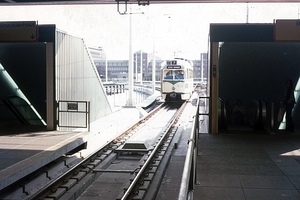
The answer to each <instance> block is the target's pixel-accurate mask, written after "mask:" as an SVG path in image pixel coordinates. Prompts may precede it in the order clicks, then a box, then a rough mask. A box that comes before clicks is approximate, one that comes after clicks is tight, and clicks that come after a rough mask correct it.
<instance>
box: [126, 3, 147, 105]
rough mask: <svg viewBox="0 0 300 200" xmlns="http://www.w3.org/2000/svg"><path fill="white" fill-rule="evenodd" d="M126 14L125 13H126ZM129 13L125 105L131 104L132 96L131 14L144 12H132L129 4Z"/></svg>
mask: <svg viewBox="0 0 300 200" xmlns="http://www.w3.org/2000/svg"><path fill="white" fill-rule="evenodd" d="M126 14H127V13H126ZM128 14H129V62H128V91H129V93H128V99H127V102H126V106H133V104H134V103H133V101H132V96H133V65H132V64H133V58H132V57H133V55H132V20H131V15H132V14H144V12H139V13H132V12H131V6H130V12H129V13H128Z"/></svg>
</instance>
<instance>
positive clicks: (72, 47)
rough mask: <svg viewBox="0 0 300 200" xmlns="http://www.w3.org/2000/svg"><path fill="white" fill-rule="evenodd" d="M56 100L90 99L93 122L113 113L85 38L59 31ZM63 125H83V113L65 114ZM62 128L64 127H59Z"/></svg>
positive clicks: (91, 119) (61, 118)
mask: <svg viewBox="0 0 300 200" xmlns="http://www.w3.org/2000/svg"><path fill="white" fill-rule="evenodd" d="M55 40H56V43H55V48H56V50H55V54H56V55H55V59H56V60H55V62H56V65H55V66H56V99H57V101H88V102H90V121H91V122H93V121H95V120H97V119H99V118H101V117H103V116H106V115H108V114H110V113H111V112H112V110H111V107H110V105H109V102H108V99H107V97H106V94H105V90H104V87H103V85H102V83H101V79H100V77H99V75H98V72H97V69H96V67H95V65H94V62H93V60H92V57H91V56H90V54H89V51H88V47H87V46H86V45H85V43H84V41H83V39H81V38H77V37H74V36H71V35H68V34H66V33H63V32H60V31H58V30H57V31H56V39H55ZM59 117H60V120H62V121H60V122H61V124H64V125H67V126H77V125H82V123H83V121H82V120H84V115H82V114H79V115H78V114H75V113H74V114H72V113H71V114H70V113H68V114H62V116H59ZM58 129H60V130H61V129H62V128H58Z"/></svg>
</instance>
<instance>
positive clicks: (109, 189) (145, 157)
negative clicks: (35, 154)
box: [0, 105, 184, 200]
mask: <svg viewBox="0 0 300 200" xmlns="http://www.w3.org/2000/svg"><path fill="white" fill-rule="evenodd" d="M183 108H184V105H182V106H181V108H179V107H178V106H174V105H173V106H170V105H168V106H167V105H160V106H159V107H157V108H156V109H154V110H153V111H152V112H151V113H149V115H147V116H146V117H144V118H142V119H141V120H139V121H138V122H137V123H136V124H134V125H133V126H132V127H130V128H128V129H127V130H125V131H124V132H123V133H122V134H120V135H119V136H118V137H117V138H115V139H114V140H112V141H110V142H109V143H107V145H106V146H104V147H101V148H99V149H97V150H96V151H95V152H93V153H92V154H91V155H90V156H88V157H86V158H84V159H83V158H81V156H80V155H66V156H65V157H64V158H60V159H61V160H63V161H62V162H63V163H64V166H63V167H62V166H59V167H60V168H59V171H60V172H59V173H58V174H57V175H56V177H48V180H44V179H43V180H41V179H39V174H40V173H44V171H45V170H44V169H39V170H38V171H37V172H35V173H33V174H31V175H30V177H26V179H24V180H21V182H19V183H16V185H20V184H21V185H22V187H20V188H18V190H20V189H21V190H23V193H21V194H22V195H21V196H18V197H17V196H16V195H17V194H20V193H19V192H16V191H14V190H9V189H8V190H6V191H5V194H4V193H2V194H0V198H1V199H11V198H12V197H14V199H80V198H81V197H82V198H84V196H86V195H87V196H95V197H101V199H102V198H103V199H107V200H109V199H144V198H145V196H146V194H147V197H149V196H153V195H155V194H154V193H153V192H152V193H151V192H148V191H155V190H153V189H152V190H151V184H150V183H153V182H154V183H156V184H157V183H158V182H159V179H161V178H159V176H160V177H162V171H161V170H160V167H163V165H161V163H166V162H165V161H163V158H164V157H165V154H166V152H167V150H168V146H169V144H170V142H171V140H172V137H173V136H174V132H175V131H176V126H174V124H175V123H176V120H177V118H178V116H179V115H180V113H181V111H182V109H183ZM158 124H159V127H157V126H158ZM154 126H156V128H153V127H154ZM153 129H154V130H153ZM150 130H151V131H152V133H151V134H152V135H156V137H153V138H152V139H150V141H151V142H152V144H150V145H149V146H148V147H147V145H142V147H141V146H140V144H138V145H139V147H134V148H131V146H132V143H130V140H131V139H132V138H134V137H136V136H138V135H140V134H143V133H145V132H146V131H147V132H148V134H149V131H150ZM148 134H147V135H148ZM147 142H149V141H147ZM128 144H129V147H130V148H128ZM77 154H80V152H79V153H77ZM74 157H76V158H77V159H74ZM71 160H72V162H71ZM66 163H68V164H66ZM56 165H61V161H56V162H54V163H51V164H50V165H47V166H46V168H48V169H47V171H49V168H53V170H57V166H56ZM160 165H161V166H160ZM50 171H51V169H50ZM157 174H158V175H157ZM154 180H156V181H154ZM39 181H40V183H39ZM108 183H111V184H108ZM112 183H113V184H112ZM30 187H32V188H30ZM152 187H153V186H152ZM155 187H157V185H156V186H155ZM12 188H14V187H12ZM93 189H94V190H93ZM96 191H97V192H96ZM14 194H16V195H14ZM104 197H105V198H104Z"/></svg>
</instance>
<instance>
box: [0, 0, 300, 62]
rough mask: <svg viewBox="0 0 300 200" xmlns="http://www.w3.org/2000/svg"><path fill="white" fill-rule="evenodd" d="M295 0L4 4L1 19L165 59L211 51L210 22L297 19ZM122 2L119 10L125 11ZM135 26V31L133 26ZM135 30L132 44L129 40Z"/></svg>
mask: <svg viewBox="0 0 300 200" xmlns="http://www.w3.org/2000/svg"><path fill="white" fill-rule="evenodd" d="M299 8H300V4H296V3H272V4H270V3H268V4H267V3H249V4H247V3H226V4H224V3H223V4H220V3H209V4H208V3H197V4H187V3H186V4H153V5H151V4H150V5H149V6H138V5H128V8H127V10H128V12H130V10H131V12H132V13H133V14H131V15H129V14H127V15H126V14H125V15H121V14H119V12H118V10H117V5H116V4H114V5H34V6H0V21H38V24H56V27H57V28H58V29H60V30H63V31H64V32H67V33H68V34H70V35H74V36H77V37H80V38H83V39H84V41H85V43H86V44H87V46H89V47H102V48H103V49H104V51H105V52H106V55H107V59H109V60H122V59H126V60H128V58H129V46H130V44H131V45H132V51H133V52H135V51H140V50H142V51H143V52H146V53H153V52H155V55H156V56H158V57H160V58H161V59H170V58H174V57H183V58H187V59H200V54H201V53H206V52H207V51H208V41H209V39H208V38H209V24H210V23H273V20H274V19H299ZM124 9H125V7H124V5H120V10H119V11H120V12H121V13H123V12H124ZM130 27H131V31H130ZM130 32H131V43H130Z"/></svg>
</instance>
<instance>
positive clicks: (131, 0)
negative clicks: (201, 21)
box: [0, 0, 300, 6]
mask: <svg viewBox="0 0 300 200" xmlns="http://www.w3.org/2000/svg"><path fill="white" fill-rule="evenodd" d="M284 2H286V3H293V2H294V3H297V2H300V0H0V6H8V5H9V6H10V5H70V4H117V3H127V4H139V5H151V4H172V3H284Z"/></svg>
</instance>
